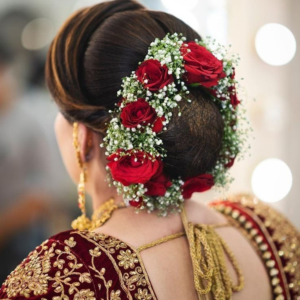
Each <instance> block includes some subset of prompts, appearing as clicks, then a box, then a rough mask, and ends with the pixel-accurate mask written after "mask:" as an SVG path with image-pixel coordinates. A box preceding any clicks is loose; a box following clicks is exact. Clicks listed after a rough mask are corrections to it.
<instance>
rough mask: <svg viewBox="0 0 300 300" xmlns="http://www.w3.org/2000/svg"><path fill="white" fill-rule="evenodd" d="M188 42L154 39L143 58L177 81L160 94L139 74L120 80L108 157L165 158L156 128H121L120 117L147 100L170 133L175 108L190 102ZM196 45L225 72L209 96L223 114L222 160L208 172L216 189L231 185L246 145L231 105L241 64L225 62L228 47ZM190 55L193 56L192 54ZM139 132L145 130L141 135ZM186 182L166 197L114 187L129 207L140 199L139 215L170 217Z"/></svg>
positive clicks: (135, 186)
mask: <svg viewBox="0 0 300 300" xmlns="http://www.w3.org/2000/svg"><path fill="white" fill-rule="evenodd" d="M185 40H186V38H185V37H183V36H182V35H180V34H176V33H175V34H173V35H170V34H168V35H167V36H166V37H165V38H163V39H162V40H160V39H156V40H155V41H154V42H152V43H151V45H150V47H149V49H148V53H147V55H146V57H145V60H149V59H155V60H158V61H159V62H160V63H161V65H166V66H167V68H168V74H169V75H171V74H172V76H173V78H174V82H172V83H170V84H168V85H166V86H164V87H163V88H162V89H160V90H158V91H157V92H151V91H150V90H149V89H147V88H145V87H144V86H143V84H142V83H141V82H140V81H139V80H138V78H137V75H136V73H135V71H133V72H132V73H131V75H130V76H128V77H125V78H123V79H122V88H121V90H120V91H118V94H117V95H118V96H119V97H121V98H122V101H121V102H120V103H119V104H118V105H117V106H116V108H115V109H114V110H113V111H110V113H111V114H112V116H113V117H112V119H111V121H110V124H109V126H108V130H107V135H106V137H105V138H104V144H101V145H100V146H102V147H104V146H105V147H106V155H107V156H109V155H111V154H113V153H116V152H117V151H118V149H123V150H124V152H125V151H128V150H132V151H139V150H141V151H145V152H147V153H149V154H150V155H151V156H153V157H161V158H162V159H163V157H165V156H167V153H166V151H165V149H164V148H163V142H162V140H161V138H160V137H159V133H156V132H154V131H153V124H149V125H145V126H141V125H138V126H137V127H136V128H128V127H125V126H124V125H123V124H122V120H121V118H120V115H121V111H122V109H123V108H124V107H125V106H126V105H127V104H128V103H131V102H135V101H137V100H138V99H139V98H144V99H145V100H146V101H147V102H148V103H149V104H150V106H151V107H153V108H154V109H155V112H156V114H157V116H158V117H164V121H163V130H166V129H167V128H166V126H167V124H168V123H169V121H170V119H171V117H172V111H173V109H174V108H175V107H178V102H180V101H182V100H185V101H188V102H191V100H190V99H189V98H188V95H189V93H190V92H189V90H188V87H187V86H186V83H185V81H184V80H183V76H182V75H183V74H184V73H185V72H186V71H185V68H184V60H183V56H182V54H181V51H180V47H181V46H182V45H183V47H184V46H187V44H185ZM195 42H196V43H198V44H199V45H201V46H204V47H206V48H207V49H208V50H209V51H211V52H212V53H213V54H214V55H215V56H216V57H217V58H218V59H220V60H222V61H223V70H224V72H225V73H226V77H225V78H222V79H220V80H219V82H218V85H217V86H214V87H213V88H212V90H214V92H215V96H211V98H212V100H213V101H215V103H216V105H217V106H218V107H219V109H220V112H221V114H222V117H223V119H224V125H225V128H224V138H223V145H222V150H221V153H220V157H219V159H218V161H217V164H216V166H215V168H214V169H213V170H211V171H210V173H211V174H212V175H213V177H214V180H215V185H216V186H219V187H220V186H225V185H227V183H228V182H230V181H231V179H230V177H229V176H228V174H227V173H228V172H227V171H228V167H226V165H228V164H229V163H230V161H231V159H235V157H236V155H237V154H238V153H239V152H240V151H241V148H242V146H243V144H244V142H245V139H244V136H245V133H246V132H243V131H242V130H240V129H239V123H238V122H237V119H238V118H239V117H241V118H244V117H243V116H242V115H241V114H240V113H239V112H238V109H237V107H235V106H234V105H232V103H231V102H232V101H231V94H232V93H235V87H236V85H237V81H236V79H234V78H232V74H233V71H234V67H235V66H237V64H238V60H239V58H235V57H233V58H232V59H227V58H226V56H227V51H226V49H225V47H223V46H221V45H217V46H216V43H215V41H212V40H211V39H209V38H208V39H207V41H205V42H204V41H198V40H195ZM187 51H188V52H189V49H188V50H187ZM144 83H145V84H147V81H146V80H145V82H144ZM230 87H231V89H230ZM200 88H201V87H200ZM178 110H179V115H181V112H180V109H179V107H178ZM141 127H143V129H142V130H141ZM183 183H184V182H183V181H182V180H180V179H177V180H172V185H171V186H170V187H169V188H168V189H167V191H166V193H165V195H164V196H158V197H151V196H147V195H145V193H146V191H147V189H146V188H145V186H144V185H143V184H132V185H130V186H123V185H122V184H121V183H120V182H118V181H115V180H113V184H114V185H115V186H116V188H117V190H118V192H119V193H120V194H123V197H124V200H125V201H126V202H127V203H129V201H137V202H138V201H140V198H141V197H142V198H143V203H142V205H141V206H140V207H139V209H140V210H143V209H146V210H147V211H149V212H151V211H154V210H158V211H159V213H160V214H161V215H166V214H167V213H168V212H170V211H178V210H180V207H181V204H182V202H183V197H182V195H181V186H182V185H183Z"/></svg>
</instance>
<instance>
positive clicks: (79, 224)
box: [71, 122, 92, 230]
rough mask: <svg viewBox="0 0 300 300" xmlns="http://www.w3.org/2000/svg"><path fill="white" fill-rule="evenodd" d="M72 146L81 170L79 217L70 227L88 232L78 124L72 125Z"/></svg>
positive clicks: (84, 179)
mask: <svg viewBox="0 0 300 300" xmlns="http://www.w3.org/2000/svg"><path fill="white" fill-rule="evenodd" d="M73 146H74V148H75V151H76V158H77V163H78V166H79V168H81V173H80V176H79V183H78V187H77V191H78V207H79V209H80V210H81V213H82V214H81V216H79V217H78V218H77V219H75V220H74V221H73V222H72V223H71V226H72V228H73V229H78V230H88V229H89V228H91V226H92V224H91V220H90V219H89V218H88V217H87V216H86V208H85V183H86V181H87V174H86V167H85V166H84V163H83V162H82V160H81V154H80V145H79V141H78V122H74V123H73Z"/></svg>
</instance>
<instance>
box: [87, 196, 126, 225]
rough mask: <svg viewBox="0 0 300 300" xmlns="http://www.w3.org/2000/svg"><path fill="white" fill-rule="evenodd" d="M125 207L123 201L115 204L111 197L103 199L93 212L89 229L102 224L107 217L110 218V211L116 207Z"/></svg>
mask: <svg viewBox="0 0 300 300" xmlns="http://www.w3.org/2000/svg"><path fill="white" fill-rule="evenodd" d="M125 207H126V204H125V203H124V202H121V203H118V204H116V203H115V200H114V199H113V198H111V199H109V200H107V201H105V202H104V203H103V204H102V205H100V206H99V207H98V208H97V209H96V210H95V211H94V212H93V214H92V219H91V226H90V228H89V230H90V231H91V230H94V229H96V228H98V227H100V226H102V225H103V224H104V223H105V222H106V221H107V220H108V219H110V217H111V215H112V213H113V212H114V211H115V210H116V209H119V208H125Z"/></svg>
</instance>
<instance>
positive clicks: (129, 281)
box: [123, 267, 147, 291]
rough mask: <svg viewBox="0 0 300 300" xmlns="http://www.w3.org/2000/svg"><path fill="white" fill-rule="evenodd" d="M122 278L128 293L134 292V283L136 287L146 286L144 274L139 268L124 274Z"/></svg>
mask: <svg viewBox="0 0 300 300" xmlns="http://www.w3.org/2000/svg"><path fill="white" fill-rule="evenodd" d="M123 278H124V281H125V284H126V285H127V286H128V289H129V290H130V291H133V290H135V283H136V285H137V286H141V285H142V286H146V284H147V282H146V279H145V274H144V273H143V269H142V268H141V267H136V268H135V270H134V271H130V272H129V273H125V274H124V276H123Z"/></svg>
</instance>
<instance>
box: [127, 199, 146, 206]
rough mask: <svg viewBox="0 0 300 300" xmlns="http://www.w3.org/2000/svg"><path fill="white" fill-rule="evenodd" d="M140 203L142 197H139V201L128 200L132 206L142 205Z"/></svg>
mask: <svg viewBox="0 0 300 300" xmlns="http://www.w3.org/2000/svg"><path fill="white" fill-rule="evenodd" d="M142 203H143V198H142V197H139V201H135V200H130V201H129V204H130V206H133V207H140V206H141V205H142Z"/></svg>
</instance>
